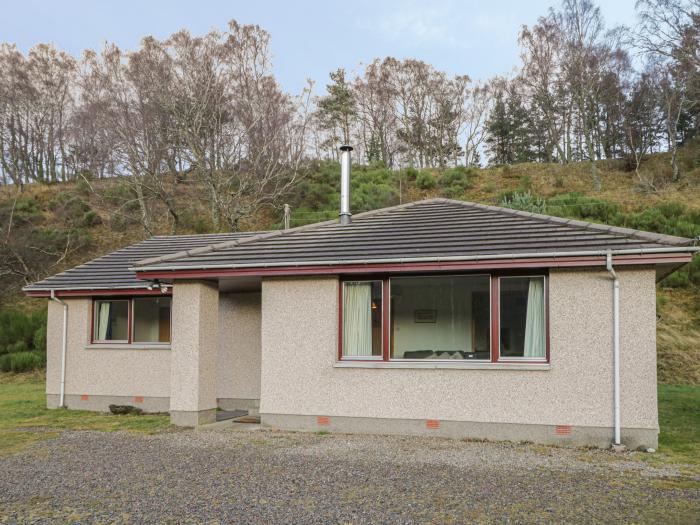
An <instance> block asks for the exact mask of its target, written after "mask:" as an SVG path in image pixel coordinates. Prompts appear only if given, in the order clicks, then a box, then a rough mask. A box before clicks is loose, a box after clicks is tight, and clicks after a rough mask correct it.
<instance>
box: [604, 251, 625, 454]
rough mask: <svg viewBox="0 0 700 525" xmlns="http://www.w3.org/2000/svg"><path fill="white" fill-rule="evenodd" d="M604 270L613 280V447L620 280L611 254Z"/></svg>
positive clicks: (617, 419) (617, 399)
mask: <svg viewBox="0 0 700 525" xmlns="http://www.w3.org/2000/svg"><path fill="white" fill-rule="evenodd" d="M605 267H606V269H607V270H608V272H609V273H610V277H612V280H613V398H614V401H613V404H614V419H615V443H614V444H615V445H620V444H621V443H620V280H619V279H618V278H617V274H616V273H615V269H614V268H613V262H612V252H608V254H607V258H606V264H605Z"/></svg>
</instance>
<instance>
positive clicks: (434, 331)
mask: <svg viewBox="0 0 700 525" xmlns="http://www.w3.org/2000/svg"><path fill="white" fill-rule="evenodd" d="M489 283H490V279H489V276H488V275H478V276H451V277H396V278H392V279H391V358H392V359H490V357H491V345H490V341H489V331H490V316H491V315H490V310H489V293H490V286H489Z"/></svg>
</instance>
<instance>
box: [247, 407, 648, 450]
mask: <svg viewBox="0 0 700 525" xmlns="http://www.w3.org/2000/svg"><path fill="white" fill-rule="evenodd" d="M260 419H261V424H262V425H263V426H264V427H270V428H278V429H284V430H298V431H313V432H320V431H327V432H342V433H348V434H399V435H413V436H434V437H443V438H452V439H484V440H489V441H514V442H518V441H528V442H533V443H543V444H546V445H558V446H568V447H580V446H593V447H599V448H609V447H610V445H611V444H612V441H613V429H612V427H610V428H605V427H583V426H572V427H568V426H555V425H528V424H518V423H482V422H476V421H440V420H431V419H428V420H426V419H389V418H370V417H366V418H363V417H342V416H307V415H290V414H261V415H260ZM622 441H623V442H624V443H625V444H626V446H627V447H628V448H630V449H636V448H639V447H644V448H656V447H657V446H658V432H656V431H655V430H650V429H646V428H623V429H622Z"/></svg>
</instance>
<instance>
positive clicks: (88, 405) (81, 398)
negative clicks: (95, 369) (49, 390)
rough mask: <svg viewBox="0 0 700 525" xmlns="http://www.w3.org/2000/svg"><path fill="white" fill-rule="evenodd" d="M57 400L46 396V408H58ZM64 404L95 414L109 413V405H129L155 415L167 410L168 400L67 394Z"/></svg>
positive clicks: (51, 395) (51, 396) (50, 395)
mask: <svg viewBox="0 0 700 525" xmlns="http://www.w3.org/2000/svg"><path fill="white" fill-rule="evenodd" d="M59 399H60V396H59V395H58V394H46V407H47V408H52V409H53V408H58V406H59V405H58V404H59ZM65 404H66V408H70V409H73V410H94V411H96V412H109V405H131V406H133V407H136V408H140V409H141V410H143V411H144V412H147V413H156V412H167V411H168V410H169V408H170V398H169V397H142V396H101V395H97V396H95V395H75V394H67V395H66V396H65Z"/></svg>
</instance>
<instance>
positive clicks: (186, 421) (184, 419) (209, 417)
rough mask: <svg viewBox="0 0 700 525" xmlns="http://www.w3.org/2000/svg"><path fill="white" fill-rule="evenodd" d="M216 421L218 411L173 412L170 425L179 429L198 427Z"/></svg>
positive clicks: (213, 409) (171, 412)
mask: <svg viewBox="0 0 700 525" xmlns="http://www.w3.org/2000/svg"><path fill="white" fill-rule="evenodd" d="M215 421H216V409H215V408H212V409H209V410H199V411H187V410H171V411H170V423H171V424H173V425H176V426H178V427H198V426H200V425H208V424H209V423H214V422H215Z"/></svg>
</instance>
